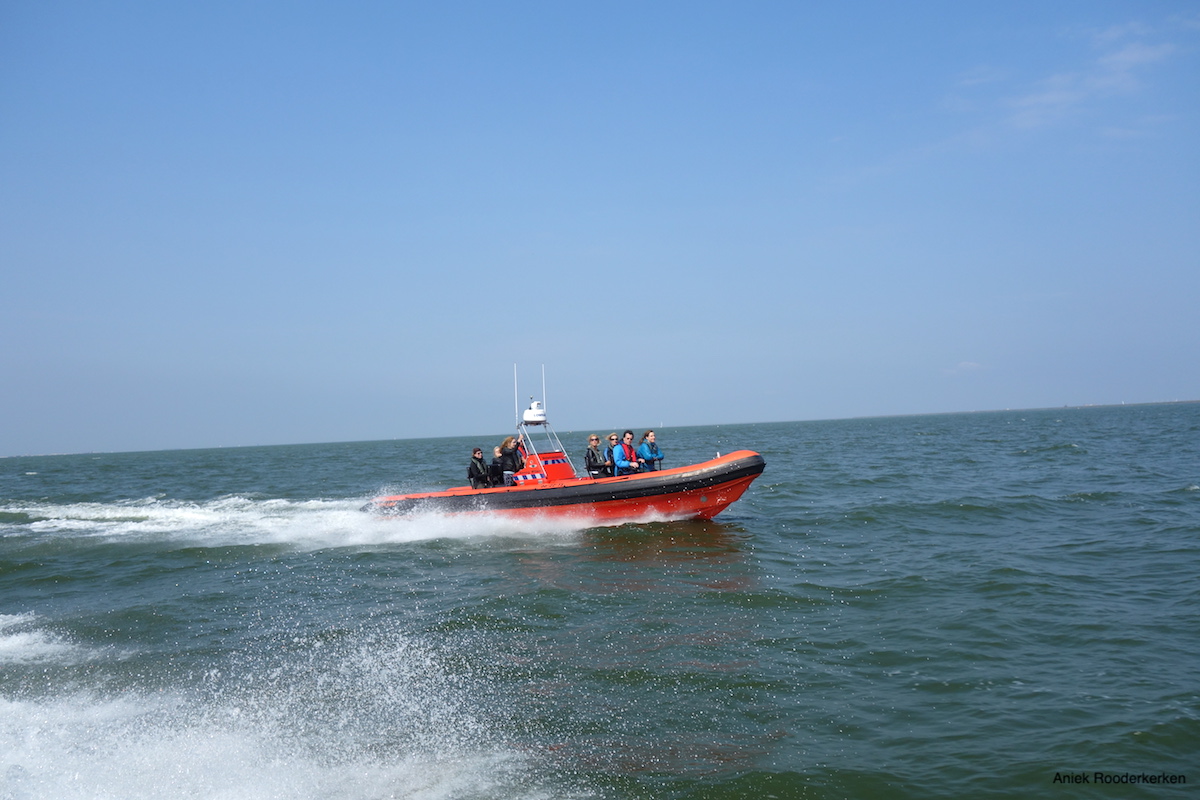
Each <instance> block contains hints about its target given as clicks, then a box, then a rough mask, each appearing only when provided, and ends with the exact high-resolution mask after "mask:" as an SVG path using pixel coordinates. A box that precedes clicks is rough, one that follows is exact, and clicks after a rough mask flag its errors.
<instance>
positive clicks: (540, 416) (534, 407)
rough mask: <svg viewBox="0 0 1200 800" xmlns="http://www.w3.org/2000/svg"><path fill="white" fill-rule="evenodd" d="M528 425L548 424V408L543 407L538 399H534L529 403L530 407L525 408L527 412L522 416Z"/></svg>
mask: <svg viewBox="0 0 1200 800" xmlns="http://www.w3.org/2000/svg"><path fill="white" fill-rule="evenodd" d="M522 419H523V420H524V421H525V424H526V425H545V424H546V409H544V408H542V404H541V402H540V401H538V400H534V401H533V402H532V403H530V404H529V408H527V409H525V414H524V416H523V417H522Z"/></svg>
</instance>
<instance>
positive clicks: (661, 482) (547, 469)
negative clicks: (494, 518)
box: [363, 401, 766, 524]
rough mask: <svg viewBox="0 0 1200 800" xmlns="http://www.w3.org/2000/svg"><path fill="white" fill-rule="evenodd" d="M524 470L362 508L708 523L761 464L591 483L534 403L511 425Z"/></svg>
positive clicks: (709, 465)
mask: <svg viewBox="0 0 1200 800" xmlns="http://www.w3.org/2000/svg"><path fill="white" fill-rule="evenodd" d="M517 431H518V434H519V441H520V442H521V443H522V447H523V450H524V453H523V454H524V458H525V466H524V468H523V469H521V470H520V471H519V472H515V473H507V474H506V476H505V477H506V480H505V483H506V484H508V485H505V486H496V487H492V488H487V489H475V488H472V487H470V486H456V487H454V488H452V489H446V490H445V491H441V492H421V493H417V494H400V495H392V496H390V497H377V498H375V499H374V500H372V501H371V502H370V503H368V504H367V505H366V506H364V507H363V510H364V511H373V512H376V513H380V514H406V515H407V514H419V513H433V514H503V515H504V516H508V517H513V516H516V517H551V518H562V517H570V518H575V519H580V520H582V521H594V522H597V523H601V524H617V523H621V522H633V521H640V520H651V519H663V520H677V519H712V518H713V517H715V516H716V515H717V514H720V513H721V512H722V511H724V510H725V509H726V508H727V507H728V506H729V505H730V504H731V503H733V502H735V501H736V500H737V499H738V498H740V497H741V496H742V493H743V492H745V491H746V489H747V487H749V486H750V484H751V483H753V482H754V479H755V478H757V477H758V476H759V475H761V474H762V471H763V469H764V468H765V466H766V462H765V461H764V460H763V457H762V456H761V455H759V454H758V453H755V452H753V451H751V450H738V451H737V452H733V453H729V454H727V455H724V456H722V455H718V456H717V457H716V458H714V459H712V460H710V461H704V462H702V463H699V464H692V465H690V466H686V467H674V468H672V469H665V470H656V471H652V472H638V473H634V474H632V475H619V476H616V477H605V478H593V477H591V476H582V477H581V476H579V475H577V474H576V473H575V467H574V466H573V465H572V463H571V459H570V457H569V456H568V455H567V453H566V450H565V449H564V448H563V446H562V443H561V442H560V441H559V439H558V436H557V434H555V433H554V431H553V429H552V428H551V427H550V425H549V423H548V422H547V420H546V412H545V409H544V408H543V407H542V404H541V403H539V402H537V401H534V402H533V403H532V404H531V405H530V407H529V408H528V409H526V411H525V413H524V415H523V417H522V418H521V420H520V421H519V424H518V425H517Z"/></svg>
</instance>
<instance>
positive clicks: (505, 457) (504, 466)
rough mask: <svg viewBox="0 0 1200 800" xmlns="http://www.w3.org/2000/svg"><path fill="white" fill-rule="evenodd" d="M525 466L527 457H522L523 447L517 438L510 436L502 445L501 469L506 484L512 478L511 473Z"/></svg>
mask: <svg viewBox="0 0 1200 800" xmlns="http://www.w3.org/2000/svg"><path fill="white" fill-rule="evenodd" d="M524 468H525V459H524V458H522V457H521V449H520V446H519V444H518V442H517V440H516V439H515V438H513V437H512V436H509V437H508V438H506V439H505V440H504V442H503V443H501V445H500V469H501V470H502V471H503V472H504V484H505V485H506V486H507V485H508V482H509V480H510V478H509V473H511V472H520V471H521V470H522V469H524Z"/></svg>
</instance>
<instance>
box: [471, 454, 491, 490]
mask: <svg viewBox="0 0 1200 800" xmlns="http://www.w3.org/2000/svg"><path fill="white" fill-rule="evenodd" d="M467 480H469V481H470V482H471V488H472V489H486V488H488V487H489V486H491V485H492V481H491V478H489V477H488V465H487V462H485V461H484V460H483V449H482V448H479V447H476V448H475V449H474V450H473V451H471V462H470V463H469V464H467Z"/></svg>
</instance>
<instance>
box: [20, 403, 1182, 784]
mask: <svg viewBox="0 0 1200 800" xmlns="http://www.w3.org/2000/svg"><path fill="white" fill-rule="evenodd" d="M621 427H622V428H623V427H625V426H624V425H622V426H621ZM657 430H658V434H659V443H660V445H661V447H662V449H663V451H664V452H665V454H666V457H667V461H666V466H678V465H682V464H686V463H691V462H695V461H701V460H704V459H707V458H711V457H712V456H713V455H714V454H715V453H716V452H718V451H720V452H729V451H731V450H734V449H741V448H747V449H752V450H757V451H759V452H761V453H762V454H763V456H764V457H765V459H766V462H767V468H766V471H765V472H764V474H763V475H762V477H760V478H759V480H758V481H757V482H756V483H755V484H754V485H753V486H752V487H751V488H750V490H749V491H748V492H747V494H746V495H745V496H744V497H743V499H742V500H741V501H739V502H738V503H736V504H735V505H733V506H732V507H731V508H730V509H729V510H728V511H726V512H725V513H724V514H722V515H721V516H719V517H718V518H717V519H716V520H714V521H712V522H679V523H650V524H643V525H632V524H630V525H621V526H615V527H602V528H592V529H583V530H581V529H575V528H572V527H569V526H565V525H563V524H562V523H553V524H552V523H541V524H539V523H529V522H524V523H518V522H511V521H505V520H501V519H489V518H482V519H480V518H476V519H470V520H462V519H453V518H439V517H419V518H412V519H380V518H378V517H375V516H372V515H369V514H364V513H362V512H361V511H359V508H360V507H361V506H362V505H363V503H364V502H365V500H367V499H368V498H370V497H372V496H374V495H377V494H383V493H395V492H402V491H417V490H426V489H438V488H443V487H445V486H449V485H458V484H461V483H463V482H464V476H465V468H466V463H467V460H468V458H469V454H470V448H471V447H472V446H474V445H476V444H479V445H481V446H490V445H492V444H495V443H498V441H499V438H500V436H501V435H502V434H503V433H504V432H502V431H501V432H497V434H496V435H495V436H494V437H492V438H486V437H483V438H446V439H423V440H405V441H385V442H368V443H349V444H323V445H304V446H287V447H261V448H235V449H223V450H193V451H175V452H156V453H122V454H88V455H72V456H47V457H24V458H8V459H0V798H54V800H61V799H62V798H247V799H249V800H253V799H255V798H414V799H415V798H421V799H422V800H424V799H425V798H431V799H432V798H499V799H501V800H506V799H509V798H512V799H516V798H529V799H531V800H532V799H534V798H614V799H616V798H620V799H625V798H629V799H632V798H696V799H697V800H699V799H700V798H705V799H709V798H711V799H713V800H716V799H718V798H769V797H776V798H822V799H823V798H889V799H890V798H963V797H1013V798H1017V797H1021V798H1025V797H1033V796H1039V797H1064V798H1074V797H1186V796H1192V795H1194V794H1195V791H1196V788H1195V787H1196V785H1197V784H1200V760H1198V758H1197V756H1198V754H1200V405H1197V404H1173V405H1150V406H1131V407H1115V408H1084V409H1057V410H1038V411H1021V412H994V413H980V414H955V415H935V416H920V417H904V418H882V419H859V420H844V421H827V422H799V423H777V424H761V425H729V426H714V427H705V428H678V429H672V428H663V427H659V428H657ZM605 432H607V431H605ZM560 433H561V432H560ZM586 433H588V432H575V433H571V434H563V439H564V441H565V442H567V443H569V446H570V447H572V448H573V452H572V455H573V456H574V457H575V459H576V461H577V462H580V461H581V460H582V458H581V457H582V451H583V449H584V447H585V436H586ZM493 439H494V440H495V441H493ZM574 451H578V452H574ZM1080 778H1085V779H1086V780H1087V782H1086V783H1073V782H1070V783H1069V782H1067V781H1074V780H1079V779H1080ZM1179 779H1183V780H1185V781H1186V783H1183V784H1179V783H1167V782H1164V781H1167V780H1176V781H1177V780H1179Z"/></svg>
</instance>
